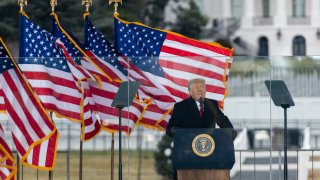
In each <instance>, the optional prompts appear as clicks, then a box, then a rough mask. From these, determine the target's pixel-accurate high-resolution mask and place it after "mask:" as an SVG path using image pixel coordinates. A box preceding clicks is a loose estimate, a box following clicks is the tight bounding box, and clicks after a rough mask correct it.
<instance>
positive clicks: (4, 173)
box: [0, 51, 17, 180]
mask: <svg viewBox="0 0 320 180" xmlns="http://www.w3.org/2000/svg"><path fill="white" fill-rule="evenodd" d="M0 53H1V51H0ZM16 173H17V166H16V164H15V162H14V158H13V155H12V152H11V150H10V148H9V146H8V144H7V142H6V140H5V135H4V131H3V129H2V126H1V124H0V177H1V179H8V180H9V179H13V180H14V179H15V176H16Z"/></svg>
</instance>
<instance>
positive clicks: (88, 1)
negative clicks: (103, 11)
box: [82, 0, 92, 13]
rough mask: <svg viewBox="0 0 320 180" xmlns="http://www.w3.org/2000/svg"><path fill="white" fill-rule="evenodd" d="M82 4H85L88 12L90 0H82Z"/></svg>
mask: <svg viewBox="0 0 320 180" xmlns="http://www.w3.org/2000/svg"><path fill="white" fill-rule="evenodd" d="M82 5H85V7H86V13H88V12H89V8H90V6H91V5H92V1H91V0H82Z"/></svg>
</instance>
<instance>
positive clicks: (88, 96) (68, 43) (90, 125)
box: [51, 13, 101, 140]
mask: <svg viewBox="0 0 320 180" xmlns="http://www.w3.org/2000/svg"><path fill="white" fill-rule="evenodd" d="M51 16H52V27H51V33H52V34H53V35H54V36H55V37H56V38H58V39H57V44H58V46H59V48H60V49H62V52H63V53H64V56H65V57H66V60H67V62H68V65H69V68H70V70H71V73H72V75H73V76H74V78H75V80H76V81H78V83H79V88H81V89H82V91H83V92H82V96H83V107H82V108H83V116H82V118H83V119H82V120H81V122H82V133H81V134H82V139H83V140H90V139H92V138H94V137H95V136H97V135H98V134H99V133H100V130H101V125H100V123H99V121H98V119H97V117H96V114H95V113H94V111H95V106H96V105H95V102H94V100H93V97H92V93H91V90H90V86H89V81H91V83H94V84H96V82H92V81H95V78H94V77H93V76H92V75H91V74H90V72H88V71H87V70H86V69H84V68H83V67H81V66H80V65H78V64H77V63H76V61H78V62H79V58H80V57H81V54H82V53H81V52H80V51H79V50H78V48H77V47H76V46H78V47H79V48H80V46H81V44H80V43H79V42H78V41H77V40H75V38H74V37H73V36H72V34H70V33H68V32H67V31H66V30H65V29H64V28H63V27H62V26H61V24H60V22H59V19H58V16H57V15H56V14H55V13H51Z"/></svg>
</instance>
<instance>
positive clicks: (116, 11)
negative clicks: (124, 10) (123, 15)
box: [109, 0, 122, 14]
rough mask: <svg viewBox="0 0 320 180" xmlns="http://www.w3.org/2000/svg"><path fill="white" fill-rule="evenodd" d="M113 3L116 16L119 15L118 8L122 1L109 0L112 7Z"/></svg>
mask: <svg viewBox="0 0 320 180" xmlns="http://www.w3.org/2000/svg"><path fill="white" fill-rule="evenodd" d="M112 3H114V5H113V6H114V14H119V13H118V6H119V3H120V4H122V0H109V5H111V4H112Z"/></svg>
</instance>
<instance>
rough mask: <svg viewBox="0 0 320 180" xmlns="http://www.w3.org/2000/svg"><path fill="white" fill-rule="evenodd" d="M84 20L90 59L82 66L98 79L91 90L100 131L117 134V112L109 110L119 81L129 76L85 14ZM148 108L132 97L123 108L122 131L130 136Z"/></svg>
mask: <svg viewBox="0 0 320 180" xmlns="http://www.w3.org/2000/svg"><path fill="white" fill-rule="evenodd" d="M85 21H86V22H85V38H84V39H85V49H86V50H85V52H86V54H87V55H88V56H89V58H83V59H82V61H81V64H82V66H83V67H84V68H86V69H87V70H89V71H90V72H91V73H92V74H94V75H95V76H96V77H98V78H99V79H100V80H101V86H100V87H98V86H96V85H92V86H91V87H90V89H91V90H92V93H93V97H94V100H95V102H96V108H97V109H96V110H97V112H98V114H99V116H100V119H101V121H102V125H103V128H104V129H106V130H110V131H117V130H118V129H119V126H118V124H119V123H118V121H119V120H118V110H117V109H116V108H114V107H111V103H112V101H113V99H114V97H115V95H116V93H117V91H118V89H119V87H120V84H121V82H122V81H126V80H129V79H128V77H127V74H128V73H127V71H126V70H125V69H124V68H123V67H122V65H121V64H120V63H119V62H118V60H117V58H118V54H117V53H116V52H115V49H114V48H112V47H111V43H110V42H109V41H107V40H106V39H105V38H104V36H103V35H102V33H101V32H99V30H98V29H96V28H95V27H94V26H93V25H92V23H91V22H90V20H89V16H88V14H87V15H86V16H85ZM147 105H148V100H146V102H143V101H140V100H138V99H137V98H135V100H134V101H133V102H132V104H131V106H130V107H129V108H124V109H123V113H122V122H121V124H122V127H121V129H122V130H123V131H125V132H127V133H130V132H131V131H132V129H133V128H134V126H135V124H136V123H137V122H138V121H139V119H140V118H141V116H142V114H143V112H144V110H145V108H147Z"/></svg>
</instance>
